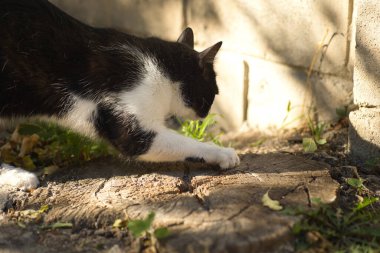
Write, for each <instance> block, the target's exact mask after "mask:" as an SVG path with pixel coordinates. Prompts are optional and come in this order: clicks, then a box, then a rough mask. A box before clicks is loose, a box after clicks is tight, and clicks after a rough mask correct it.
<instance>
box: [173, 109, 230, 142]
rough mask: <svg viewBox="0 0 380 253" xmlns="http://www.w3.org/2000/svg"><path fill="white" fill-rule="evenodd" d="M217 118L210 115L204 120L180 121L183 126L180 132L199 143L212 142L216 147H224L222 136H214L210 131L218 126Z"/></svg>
mask: <svg viewBox="0 0 380 253" xmlns="http://www.w3.org/2000/svg"><path fill="white" fill-rule="evenodd" d="M215 118H216V114H209V115H207V117H206V118H204V119H202V120H184V121H182V120H180V119H178V121H179V123H180V124H181V129H180V131H179V132H180V133H181V134H183V135H185V136H187V137H190V138H193V139H196V140H198V141H202V142H205V141H212V142H213V143H215V144H216V145H219V146H222V143H221V141H220V134H218V135H214V134H212V133H211V132H210V131H209V130H210V129H211V128H212V127H213V126H215V125H216V124H217V121H216V119H215Z"/></svg>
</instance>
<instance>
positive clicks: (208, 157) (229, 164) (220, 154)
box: [204, 147, 240, 169]
mask: <svg viewBox="0 0 380 253" xmlns="http://www.w3.org/2000/svg"><path fill="white" fill-rule="evenodd" d="M204 157H205V161H206V162H208V163H215V164H218V165H219V167H220V168H222V169H227V168H233V167H236V166H238V165H239V164H240V159H239V156H238V155H237V153H236V151H235V150H234V149H233V148H220V147H213V148H212V149H211V150H209V151H208V152H206V154H205V155H204Z"/></svg>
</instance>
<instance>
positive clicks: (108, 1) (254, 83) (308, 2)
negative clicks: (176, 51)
mask: <svg viewBox="0 0 380 253" xmlns="http://www.w3.org/2000/svg"><path fill="white" fill-rule="evenodd" d="M51 1H52V2H53V3H55V4H56V5H58V6H59V7H61V8H62V9H64V10H65V11H67V12H68V13H69V14H71V15H73V16H75V17H76V18H78V19H80V20H82V21H84V22H86V23H89V24H91V25H95V26H102V27H116V28H120V29H123V30H127V31H130V32H132V33H135V34H141V35H154V36H159V37H162V38H164V39H169V40H175V39H177V37H178V35H179V34H180V32H181V30H182V29H183V28H184V27H186V26H190V27H192V28H193V30H194V32H195V40H196V48H197V49H199V50H202V49H205V48H206V47H208V46H210V45H212V44H213V43H215V42H218V41H221V40H222V41H223V47H222V50H221V52H220V54H219V57H218V61H217V64H216V70H217V72H218V82H219V86H220V94H221V95H220V96H218V98H217V100H216V103H215V105H214V106H213V111H215V112H218V113H220V114H222V115H223V116H224V118H223V119H222V124H223V126H224V127H225V128H226V129H227V130H233V129H235V130H236V129H239V128H240V127H241V126H242V125H243V124H244V123H245V125H249V126H250V127H252V128H256V129H261V130H263V129H268V128H270V127H277V128H278V127H281V126H283V125H286V126H288V127H289V126H295V125H297V124H300V123H301V122H300V121H299V120H294V119H296V118H297V117H298V116H299V115H300V114H301V112H302V107H303V106H310V105H312V106H314V107H315V108H316V109H317V112H318V116H319V119H321V120H325V121H330V120H334V119H335V118H336V115H335V109H336V108H337V107H341V106H344V105H347V104H349V103H350V102H351V101H352V69H353V57H352V55H353V52H354V49H353V43H352V42H351V37H352V36H351V23H352V13H353V0H339V1H331V0H319V1H314V0H305V1H299V0H286V1H285V0H283V1H280V0H208V1H204V0H97V1H89V0H51ZM310 66H311V67H310ZM309 69H311V70H312V71H311V72H310V73H309V74H308V72H309ZM289 101H290V102H291V105H292V108H293V109H292V110H291V111H290V113H289V112H287V105H288V103H289ZM288 114H289V115H288ZM287 115H288V117H287V120H286V122H284V119H285V117H286V116H287ZM290 123H291V124H290Z"/></svg>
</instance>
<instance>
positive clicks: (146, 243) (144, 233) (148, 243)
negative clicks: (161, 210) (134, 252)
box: [112, 212, 170, 252]
mask: <svg viewBox="0 0 380 253" xmlns="http://www.w3.org/2000/svg"><path fill="white" fill-rule="evenodd" d="M154 217H155V214H154V212H150V213H149V214H148V216H147V217H146V218H145V219H138V220H129V221H128V220H123V219H117V220H115V222H114V223H113V225H112V227H114V228H118V229H125V228H127V229H128V231H129V232H130V233H131V234H132V235H133V237H134V238H135V239H137V240H138V241H139V242H140V244H142V246H143V247H149V248H151V250H152V251H149V252H157V248H158V247H159V243H158V240H160V239H164V238H166V237H168V236H169V235H170V231H169V230H168V229H167V228H166V227H159V228H156V229H153V228H152V223H153V221H154Z"/></svg>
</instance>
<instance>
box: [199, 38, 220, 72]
mask: <svg viewBox="0 0 380 253" xmlns="http://www.w3.org/2000/svg"><path fill="white" fill-rule="evenodd" d="M221 46H222V42H221V41H220V42H218V43H216V44H215V45H213V46H211V47H209V48H207V49H206V50H203V51H202V52H200V53H199V59H200V64H201V66H203V65H204V64H205V63H213V62H214V59H215V56H216V54H217V53H218V51H219V49H220V47H221Z"/></svg>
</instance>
